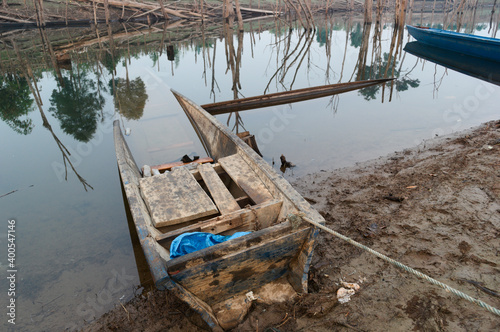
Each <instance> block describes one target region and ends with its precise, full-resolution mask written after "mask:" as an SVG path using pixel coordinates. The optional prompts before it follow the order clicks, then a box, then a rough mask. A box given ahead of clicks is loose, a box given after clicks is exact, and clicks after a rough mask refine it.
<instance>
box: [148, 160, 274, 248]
mask: <svg viewBox="0 0 500 332" xmlns="http://www.w3.org/2000/svg"><path fill="white" fill-rule="evenodd" d="M155 170H157V171H155ZM142 173H143V177H142V178H141V179H140V180H139V187H140V192H141V196H142V198H143V200H144V202H145V203H146V206H147V208H148V210H149V212H150V215H151V222H152V224H153V226H154V227H155V228H156V229H157V230H158V231H159V234H158V235H156V237H155V240H156V241H157V242H158V243H159V244H160V245H161V246H162V247H164V248H165V250H166V251H169V249H170V244H171V243H172V241H173V240H174V239H175V238H176V237H177V236H179V235H181V234H183V233H186V232H208V233H212V234H220V235H232V234H234V233H235V232H241V231H255V230H259V229H263V228H267V227H269V226H271V225H274V224H276V223H277V222H278V217H279V214H280V211H281V207H282V201H281V200H278V199H275V198H274V197H273V196H272V194H271V193H270V192H269V190H268V189H267V188H266V186H265V185H264V184H263V183H262V181H261V180H260V179H259V177H258V176H257V174H256V173H255V172H254V171H253V170H252V169H251V168H250V167H249V166H248V165H247V163H246V162H245V161H244V160H243V159H242V158H241V157H240V156H239V155H238V154H234V155H231V156H228V157H224V158H221V159H219V160H218V162H217V163H214V162H213V160H212V159H211V158H202V159H198V160H196V161H194V162H193V163H188V164H183V165H179V163H172V164H163V165H157V166H144V167H143V168H142ZM153 174H156V175H153Z"/></svg>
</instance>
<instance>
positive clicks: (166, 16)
mask: <svg viewBox="0 0 500 332" xmlns="http://www.w3.org/2000/svg"><path fill="white" fill-rule="evenodd" d="M158 2H159V3H160V7H161V12H162V14H163V17H164V18H165V19H166V20H168V19H169V16H168V14H167V12H166V11H165V5H164V4H163V0H158ZM201 3H202V6H203V0H201ZM201 12H202V14H203V9H202V10H201Z"/></svg>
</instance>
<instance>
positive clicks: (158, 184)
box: [140, 167, 217, 227]
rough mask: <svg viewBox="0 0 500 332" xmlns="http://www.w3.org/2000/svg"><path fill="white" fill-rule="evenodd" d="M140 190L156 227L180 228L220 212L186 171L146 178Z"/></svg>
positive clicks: (143, 179) (181, 170)
mask: <svg viewBox="0 0 500 332" xmlns="http://www.w3.org/2000/svg"><path fill="white" fill-rule="evenodd" d="M140 188H141V193H142V196H143V197H144V201H145V202H146V205H147V206H148V209H149V212H150V214H151V219H152V221H153V223H154V226H155V227H162V226H167V225H173V224H178V223H182V222H186V221H189V220H192V219H196V218H201V217H205V216H209V215H214V214H216V213H217V208H216V206H215V205H214V203H213V202H212V200H211V199H210V197H208V195H207V194H206V193H205V191H204V190H203V188H201V186H200V185H199V184H198V182H197V181H196V180H195V178H194V177H193V175H192V174H191V173H190V172H189V171H188V170H187V169H186V168H184V167H180V168H177V169H174V170H173V171H171V172H169V173H164V174H162V175H158V176H153V177H149V178H142V179H141V180H140Z"/></svg>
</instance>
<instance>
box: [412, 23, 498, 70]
mask: <svg viewBox="0 0 500 332" xmlns="http://www.w3.org/2000/svg"><path fill="white" fill-rule="evenodd" d="M406 28H407V29H408V32H409V33H410V35H412V36H413V37H414V38H415V39H416V40H417V41H419V42H421V43H424V44H427V45H431V46H434V47H439V48H442V49H445V50H450V51H453V52H458V53H463V54H468V55H471V56H475V57H479V58H484V59H489V60H491V61H500V39H496V38H490V37H482V36H475V35H469V34H465V33H459V32H453V31H447V30H440V29H432V28H426V27H415V26H411V25H407V26H406Z"/></svg>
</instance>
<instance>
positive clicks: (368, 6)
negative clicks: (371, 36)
mask: <svg viewBox="0 0 500 332" xmlns="http://www.w3.org/2000/svg"><path fill="white" fill-rule="evenodd" d="M372 11H373V0H365V19H364V21H365V24H366V23H372Z"/></svg>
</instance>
